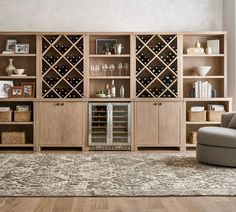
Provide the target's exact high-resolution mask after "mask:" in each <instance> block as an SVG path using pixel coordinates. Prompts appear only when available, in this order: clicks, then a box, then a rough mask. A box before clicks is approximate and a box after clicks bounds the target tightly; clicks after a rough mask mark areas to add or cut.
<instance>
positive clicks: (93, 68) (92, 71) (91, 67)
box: [90, 65, 95, 76]
mask: <svg viewBox="0 0 236 212" xmlns="http://www.w3.org/2000/svg"><path fill="white" fill-rule="evenodd" d="M90 71H91V76H93V73H94V71H95V66H94V65H91V66H90Z"/></svg>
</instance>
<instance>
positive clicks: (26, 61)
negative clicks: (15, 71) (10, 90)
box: [0, 32, 38, 151]
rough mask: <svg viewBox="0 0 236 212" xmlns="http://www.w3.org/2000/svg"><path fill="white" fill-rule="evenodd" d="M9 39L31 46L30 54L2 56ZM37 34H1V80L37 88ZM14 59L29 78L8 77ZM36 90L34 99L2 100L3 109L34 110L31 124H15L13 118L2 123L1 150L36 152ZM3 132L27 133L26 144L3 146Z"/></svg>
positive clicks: (14, 63)
mask: <svg viewBox="0 0 236 212" xmlns="http://www.w3.org/2000/svg"><path fill="white" fill-rule="evenodd" d="M7 39H14V40H16V41H17V44H22V43H23V44H26V43H28V44H29V53H28V54H15V53H14V54H2V52H3V51H5V50H6V41H7ZM36 46H37V34H35V33H18V32H9V33H0V80H1V81H12V82H13V85H14V86H21V83H23V82H33V83H35V89H36V87H37V82H36V79H37V70H36V69H37V62H38V61H37V56H38V50H37V47H36ZM10 58H12V59H13V65H14V66H15V67H16V68H23V69H25V72H24V74H26V75H27V76H8V75H7V73H6V72H5V68H6V67H7V66H8V64H9V59H10ZM36 91H37V90H35V96H34V98H24V97H21V98H0V106H1V107H10V108H11V110H13V111H14V110H15V109H16V105H29V106H30V108H31V110H32V120H31V121H30V122H14V120H13V117H12V120H11V122H0V150H30V151H33V150H34V145H35V143H34V126H35V125H34V116H33V112H34V103H33V102H34V101H35V97H36V95H37V92H36ZM2 132H25V135H26V140H25V144H2V143H1V133H2Z"/></svg>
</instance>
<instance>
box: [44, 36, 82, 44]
mask: <svg viewBox="0 0 236 212" xmlns="http://www.w3.org/2000/svg"><path fill="white" fill-rule="evenodd" d="M45 37H46V39H47V40H48V41H49V42H50V43H53V42H54V41H55V40H56V39H57V38H58V35H53V36H45ZM67 37H68V38H69V40H70V41H71V42H72V43H76V42H77V41H78V40H79V39H80V38H81V35H68V36H67Z"/></svg>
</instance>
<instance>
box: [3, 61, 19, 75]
mask: <svg viewBox="0 0 236 212" xmlns="http://www.w3.org/2000/svg"><path fill="white" fill-rule="evenodd" d="M15 69H16V67H15V66H14V65H13V59H12V58H10V59H9V65H8V66H7V67H6V69H5V70H6V72H7V75H8V76H11V75H12V74H13V73H14V71H15Z"/></svg>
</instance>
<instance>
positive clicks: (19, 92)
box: [9, 86, 23, 98]
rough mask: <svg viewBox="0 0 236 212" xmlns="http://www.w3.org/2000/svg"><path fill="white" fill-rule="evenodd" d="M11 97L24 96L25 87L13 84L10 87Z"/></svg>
mask: <svg viewBox="0 0 236 212" xmlns="http://www.w3.org/2000/svg"><path fill="white" fill-rule="evenodd" d="M9 97H12V98H20V97H23V87H22V86H13V87H11V88H10V89H9Z"/></svg>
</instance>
